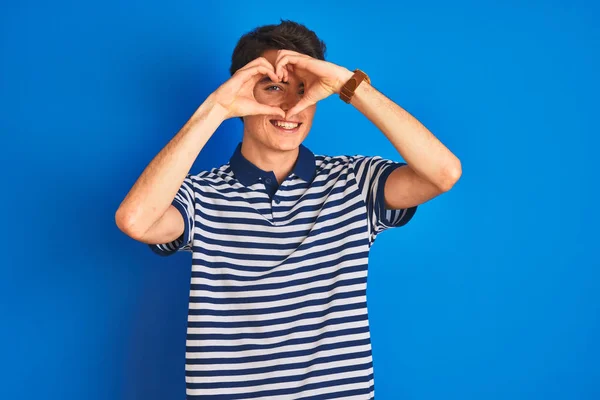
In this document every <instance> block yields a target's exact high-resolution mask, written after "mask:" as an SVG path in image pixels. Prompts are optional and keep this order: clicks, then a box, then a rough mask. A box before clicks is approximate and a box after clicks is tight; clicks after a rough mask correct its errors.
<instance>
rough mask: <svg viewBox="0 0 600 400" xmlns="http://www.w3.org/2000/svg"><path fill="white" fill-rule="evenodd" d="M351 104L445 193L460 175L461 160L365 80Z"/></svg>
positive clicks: (405, 158) (412, 165) (418, 171)
mask: <svg viewBox="0 0 600 400" xmlns="http://www.w3.org/2000/svg"><path fill="white" fill-rule="evenodd" d="M351 104H352V105H354V106H355V107H356V108H357V109H358V110H359V111H360V112H361V113H362V114H364V115H365V116H366V117H367V118H368V119H369V120H370V121H371V122H373V123H374V124H375V125H376V126H377V127H378V128H379V130H381V131H382V132H383V134H384V135H385V136H386V137H387V138H388V139H389V141H390V142H391V143H392V145H393V146H394V147H395V148H396V150H397V151H398V153H400V155H401V156H402V158H403V159H404V160H405V161H406V163H407V164H408V165H409V166H410V167H411V168H412V169H413V170H414V171H415V173H417V174H418V175H419V176H421V177H422V178H424V179H427V180H428V181H429V182H431V183H433V184H434V185H435V186H437V187H438V188H440V190H443V191H446V190H449V189H450V187H452V185H453V184H454V183H455V182H456V180H457V179H458V177H459V176H460V174H461V166H460V161H459V159H458V158H457V157H456V156H455V155H454V154H452V152H451V151H450V150H448V148H446V146H444V145H443V144H442V143H441V142H440V141H439V140H438V139H437V138H436V137H435V136H434V135H433V134H432V133H431V132H430V131H429V130H428V129H427V128H426V127H425V126H423V124H421V123H420V122H419V121H418V120H417V119H416V118H414V117H413V116H412V115H410V113H408V112H407V111H406V110H404V109H403V108H402V107H400V106H399V105H397V104H396V103H394V102H393V101H391V100H390V99H388V98H387V97H386V96H385V95H383V94H382V93H381V92H379V91H378V90H377V89H375V88H374V87H373V86H371V85H370V84H368V83H367V82H366V81H363V82H362V83H361V84H360V85H359V86H358V88H357V89H356V92H355V94H354V96H353V97H352V100H351Z"/></svg>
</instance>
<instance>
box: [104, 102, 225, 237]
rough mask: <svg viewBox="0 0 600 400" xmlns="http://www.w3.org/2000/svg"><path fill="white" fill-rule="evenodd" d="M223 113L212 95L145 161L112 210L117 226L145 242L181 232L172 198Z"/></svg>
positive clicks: (180, 222) (177, 235) (180, 221)
mask: <svg viewBox="0 0 600 400" xmlns="http://www.w3.org/2000/svg"><path fill="white" fill-rule="evenodd" d="M225 114H226V110H225V109H224V108H223V107H221V106H219V105H218V104H217V103H215V102H214V100H213V97H212V96H209V97H208V98H207V99H206V101H205V102H204V103H202V105H201V106H200V107H199V108H198V109H197V110H196V112H195V113H194V114H193V115H192V117H191V118H190V119H189V121H188V122H187V123H186V124H185V125H184V126H183V128H182V129H181V130H180V131H179V132H178V133H177V135H175V137H173V139H171V141H170V142H169V143H168V144H167V145H166V146H165V147H164V148H163V149H162V150H161V151H160V153H158V154H157V155H156V157H154V159H153V160H152V161H151V162H150V164H148V166H147V167H146V169H145V170H144V171H143V172H142V174H141V175H140V177H139V178H138V180H137V181H136V182H135V184H134V185H133V187H132V188H131V190H130V191H129V193H128V194H127V196H126V197H125V199H124V200H123V202H122V203H121V205H120V206H119V209H118V210H117V212H116V214H115V221H116V223H117V226H118V227H119V229H121V230H122V231H123V232H124V233H125V234H127V235H128V236H130V237H132V238H134V239H136V240H139V241H141V242H145V243H151V242H155V243H165V242H168V241H171V240H175V239H177V238H178V237H179V236H181V234H182V233H183V229H184V222H183V218H182V216H181V214H180V213H179V211H177V209H176V208H175V207H174V206H172V205H171V202H172V201H173V198H174V197H175V195H176V193H177V191H178V189H179V188H180V186H181V184H182V183H183V180H184V179H185V177H186V175H187V173H188V172H189V170H190V168H191V167H192V164H193V163H194V160H195V159H196V157H197V156H198V154H199V153H200V151H201V150H202V148H203V147H204V145H205V144H206V142H207V141H208V139H209V138H210V137H211V136H212V134H213V133H214V132H215V131H216V129H217V128H218V127H219V126H220V125H221V123H222V121H223V120H224V119H225Z"/></svg>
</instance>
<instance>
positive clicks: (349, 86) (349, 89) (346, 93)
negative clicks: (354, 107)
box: [340, 69, 371, 103]
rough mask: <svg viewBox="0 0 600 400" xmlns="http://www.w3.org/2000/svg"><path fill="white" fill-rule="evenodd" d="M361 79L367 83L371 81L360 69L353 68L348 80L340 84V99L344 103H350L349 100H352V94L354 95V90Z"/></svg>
mask: <svg viewBox="0 0 600 400" xmlns="http://www.w3.org/2000/svg"><path fill="white" fill-rule="evenodd" d="M362 81H367V83H369V84H370V83H371V80H370V79H369V77H368V76H367V74H365V73H364V72H363V71H361V70H360V69H355V70H354V75H352V78H350V79H349V80H348V82H346V83H345V84H344V86H342V89H341V90H340V99H342V100H343V101H345V102H346V103H350V100H352V96H354V91H355V90H356V88H357V87H358V85H360V83H361V82H362Z"/></svg>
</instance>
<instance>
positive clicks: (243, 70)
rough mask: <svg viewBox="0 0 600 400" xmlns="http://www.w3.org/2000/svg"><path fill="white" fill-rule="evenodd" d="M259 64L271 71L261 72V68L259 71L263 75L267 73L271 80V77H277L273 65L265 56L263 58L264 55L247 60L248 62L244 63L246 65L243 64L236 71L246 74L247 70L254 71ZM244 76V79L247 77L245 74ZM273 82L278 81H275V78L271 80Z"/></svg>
mask: <svg viewBox="0 0 600 400" xmlns="http://www.w3.org/2000/svg"><path fill="white" fill-rule="evenodd" d="M261 66H263V67H265V68H267V69H268V70H269V71H271V72H272V74H268V73H264V72H262V71H264V70H262V69H261V72H262V73H263V74H264V75H267V74H268V75H269V77H270V78H271V80H273V79H275V78H277V75H276V74H275V67H274V66H273V64H271V63H270V62H269V61H268V60H267V59H266V58H264V57H258V58H256V59H254V60H253V61H251V62H249V63H248V64H246V66H244V67H242V68H240V69H239V70H238V72H240V73H241V74H246V73H247V71H255V72H256V68H258V67H261ZM245 76H246V79H247V75H245ZM273 82H278V81H277V80H273Z"/></svg>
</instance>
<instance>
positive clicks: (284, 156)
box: [241, 137, 299, 184]
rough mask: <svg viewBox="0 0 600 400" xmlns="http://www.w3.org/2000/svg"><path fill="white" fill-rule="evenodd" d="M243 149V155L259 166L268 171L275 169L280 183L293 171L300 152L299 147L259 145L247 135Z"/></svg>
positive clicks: (243, 142) (243, 141) (274, 171)
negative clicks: (272, 147) (290, 148)
mask: <svg viewBox="0 0 600 400" xmlns="http://www.w3.org/2000/svg"><path fill="white" fill-rule="evenodd" d="M241 151H242V154H243V156H244V157H246V159H247V160H248V161H250V162H251V163H252V164H254V165H256V166H257V167H258V168H260V169H262V170H263V171H266V172H269V171H273V173H274V174H275V177H276V178H277V182H279V183H280V184H281V182H283V181H284V180H285V178H286V177H287V176H288V175H289V174H290V172H292V169H293V168H294V165H295V164H296V160H297V159H298V154H299V149H298V148H295V149H293V150H274V149H270V148H267V147H265V146H261V145H258V144H256V143H255V142H254V141H252V140H248V138H246V137H245V138H244V139H243V140H242V148H241Z"/></svg>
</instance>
